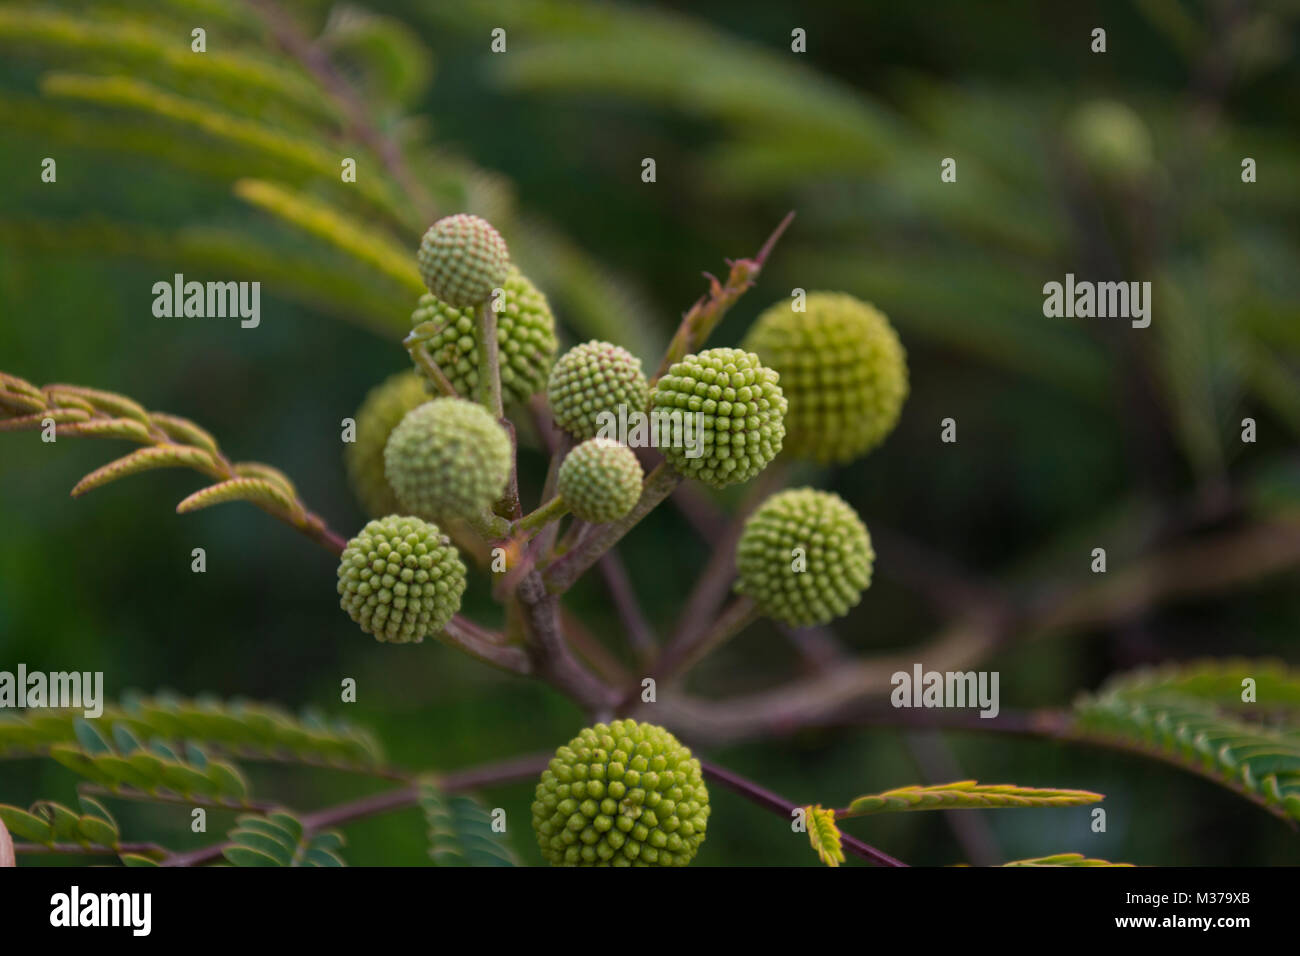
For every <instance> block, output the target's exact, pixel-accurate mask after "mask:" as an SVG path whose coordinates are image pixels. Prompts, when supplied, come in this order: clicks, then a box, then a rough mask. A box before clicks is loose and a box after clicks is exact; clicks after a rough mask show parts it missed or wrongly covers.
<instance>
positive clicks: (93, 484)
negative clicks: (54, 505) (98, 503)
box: [72, 445, 222, 498]
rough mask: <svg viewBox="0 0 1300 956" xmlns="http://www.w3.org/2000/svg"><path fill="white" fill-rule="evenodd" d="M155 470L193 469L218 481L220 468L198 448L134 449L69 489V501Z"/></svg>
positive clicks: (165, 446)
mask: <svg viewBox="0 0 1300 956" xmlns="http://www.w3.org/2000/svg"><path fill="white" fill-rule="evenodd" d="M155 468H193V469H195V470H196V471H201V472H204V473H205V474H209V475H211V476H212V477H214V478H216V477H220V476H221V474H222V472H221V468H220V466H219V465H218V464H217V463H216V462H215V461H213V459H212V456H211V455H210V454H209V453H208V452H206V451H204V450H203V449H201V448H189V447H187V446H185V445H150V446H149V447H147V448H137V449H136V450H135V451H133V452H131V454H129V455H125V456H123V457H122V458H119V459H117V460H116V461H111V462H109V463H108V464H107V465H104V466H102V467H100V468H96V469H95V470H94V471H92V472H91V473H90V474H88V475H86V477H84V478H82V479H81V480H80V481H79V482H77V484H76V485H75V486H74V487H73V489H72V497H74V498H76V497H78V496H80V495H84V494H85V493H86V492H88V491H93V490H94V489H96V488H99V487H102V486H103V485H106V484H108V483H109V482H112V481H117V479H119V478H125V477H126V476H128V475H137V474H139V473H140V472H142V471H151V470H152V469H155Z"/></svg>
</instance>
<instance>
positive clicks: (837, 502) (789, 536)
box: [736, 488, 875, 627]
mask: <svg viewBox="0 0 1300 956" xmlns="http://www.w3.org/2000/svg"><path fill="white" fill-rule="evenodd" d="M874 560H875V552H874V551H872V549H871V537H870V535H868V533H867V526H866V525H864V524H863V523H862V519H861V518H859V517H858V513H857V512H856V511H854V510H853V508H852V506H850V505H849V504H848V502H846V501H845V500H844V499H843V498H841V497H840V496H839V495H836V494H833V493H831V492H829V491H818V490H816V489H814V488H796V489H791V490H789V491H782V492H779V493H777V494H775V495H773V496H772V497H771V498H768V499H767V500H766V501H764V502H763V504H762V505H760V506H759V508H758V510H757V511H755V512H754V513H753V514H752V515H750V517H749V519H748V520H747V521H746V522H745V527H744V529H743V530H742V532H741V535H740V541H739V542H738V543H737V545H736V569H737V571H738V574H739V580H738V581H737V583H736V590H737V591H739V592H740V593H742V594H747V595H749V596H750V597H752V598H753V599H754V602H755V603H756V604H757V605H758V607H759V609H760V610H761V611H762V612H763V613H764V614H766V615H767V616H768V617H770V618H772V619H774V620H777V621H781V622H783V623H785V624H790V625H792V626H794V627H810V626H812V625H814V624H825V623H827V622H829V621H833V620H834V619H835V618H837V617H842V616H843V615H845V614H847V613H848V612H849V609H850V608H852V607H854V606H855V605H856V604H857V603H858V601H859V600H860V599H861V598H862V592H863V591H864V590H866V588H867V586H868V585H869V584H870V583H871V565H872V562H873V561H874Z"/></svg>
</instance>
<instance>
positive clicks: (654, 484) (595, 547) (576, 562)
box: [545, 462, 682, 594]
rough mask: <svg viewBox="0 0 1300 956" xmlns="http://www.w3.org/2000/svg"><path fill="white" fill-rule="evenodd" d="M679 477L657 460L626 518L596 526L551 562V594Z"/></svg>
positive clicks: (548, 580) (577, 574) (616, 539)
mask: <svg viewBox="0 0 1300 956" xmlns="http://www.w3.org/2000/svg"><path fill="white" fill-rule="evenodd" d="M681 480H682V479H681V476H680V475H678V474H677V472H675V471H673V470H672V468H670V467H669V466H668V463H667V462H662V463H660V464H659V466H658V467H657V468H655V469H654V470H653V471H652V472H650V474H648V475H646V479H645V484H644V485H642V487H641V497H640V499H639V500H638V501H637V503H636V505H635V506H634V507H633V508H632V510H631V511H630V512H628V514H627V515H626V517H623V518H620V519H619V520H618V521H611V522H610V523H609V524H602V525H595V526H594V527H593V528H592V529H591V534H589V535H585V536H584V537H583V538H582V539H581V540H579V541H578V543H577V544H576V545H575V546H574V548H573V549H572V550H571V551H569V552H568V553H567V554H565V555H564V556H562V557H560V558H559V559H557V560H556V561H554V562H552V563H551V565H550V567H548V568H547V569H546V572H545V580H546V587H547V589H548V590H549V591H551V593H553V594H562V593H564V592H565V591H567V590H568V589H569V588H570V587H571V586H572V585H573V582H574V581H576V580H578V578H580V577H581V576H582V574H583V572H585V571H586V570H587V569H588V568H590V567H591V566H592V565H593V564H595V563H596V562H597V561H598V560H600V556H601V555H602V554H604V553H605V552H606V551H608V550H609V549H610V548H612V547H613V546H614V545H616V544H617V543H618V542H619V540H620V539H622V537H623V535H625V534H627V533H628V532H629V531H631V530H632V528H633V527H635V526H636V524H637V522H639V521H640V520H641V519H642V518H644V517H645V516H646V515H648V514H649V513H650V512H651V511H653V510H654V509H655V508H656V507H657V506H658V505H659V503H660V502H661V501H663V500H664V499H665V498H667V497H668V496H669V495H670V494H671V493H672V490H673V489H674V488H676V487H677V484H678V482H680V481H681Z"/></svg>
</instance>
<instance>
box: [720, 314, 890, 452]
mask: <svg viewBox="0 0 1300 956" xmlns="http://www.w3.org/2000/svg"><path fill="white" fill-rule="evenodd" d="M745 347H746V348H749V349H752V350H753V351H754V352H756V353H757V354H758V356H759V357H760V358H761V359H762V360H763V363H764V364H766V365H768V366H770V367H772V368H774V369H776V371H777V372H779V373H780V375H781V389H782V391H784V392H785V397H786V400H787V401H788V402H789V403H790V410H789V413H788V414H787V415H786V419H785V427H786V436H785V450H786V452H787V453H789V454H790V455H792V456H794V457H796V458H804V459H809V460H812V461H816V462H820V463H822V464H830V463H836V464H842V463H844V462H847V461H851V460H852V459H854V458H857V457H858V456H860V455H863V454H865V453H866V452H868V451H870V450H871V449H872V448H874V447H875V446H876V445H878V444H880V442H882V441H883V440H884V439H885V436H886V435H888V434H889V433H890V432H891V431H892V430H893V428H894V426H895V425H896V424H897V423H898V415H899V411H900V410H901V409H902V407H903V400H904V399H905V398H906V397H907V389H908V385H907V356H906V354H905V352H904V351H903V346H902V343H900V342H899V340H898V336H897V335H896V334H895V332H894V329H893V327H892V326H891V325H890V324H889V320H888V319H886V318H885V316H884V315H883V314H882V313H881V312H880V311H879V310H877V309H876V308H875V307H874V306H872V305H869V304H867V303H866V302H862V301H860V300H858V299H855V298H854V297H853V296H851V295H844V294H842V293H838V292H813V293H810V294H809V295H808V296H807V299H806V301H805V311H803V312H795V311H794V310H793V309H792V308H791V303H788V302H778V303H777V304H776V305H774V306H772V307H771V308H769V309H768V310H767V311H766V312H764V313H763V314H762V315H760V316H759V318H758V321H757V322H756V323H755V324H754V327H753V328H752V329H751V330H750V332H749V335H748V336H747V337H746V339H745Z"/></svg>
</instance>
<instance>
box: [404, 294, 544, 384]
mask: <svg viewBox="0 0 1300 956" xmlns="http://www.w3.org/2000/svg"><path fill="white" fill-rule="evenodd" d="M501 289H502V293H503V294H502V297H501V302H500V304H501V310H500V311H498V312H496V317H497V352H498V354H499V355H500V363H501V395H502V398H503V399H504V400H505V402H506V403H507V404H517V403H521V402H524V401H527V399H528V397H529V396H530V395H532V394H534V393H536V392H539V391H541V389H542V388H544V387H545V385H546V376H547V373H548V372H550V370H551V363H552V362H554V361H555V352H556V350H557V349H558V348H559V342H558V341H557V340H556V338H555V316H554V315H552V314H551V307H550V305H549V304H548V303H547V301H546V296H544V295H542V293H541V292H540V291H538V289H537V287H536V286H535V285H533V284H532V283H531V282H529V281H528V279H527V278H525V276H524V275H523V274H522V273H521V272H519V270H518V269H513V268H512V269H511V270H510V273H509V275H507V276H506V279H505V283H504V284H503V285H502V286H501ZM495 304H496V302H495V300H494V301H493V302H490V303H489V305H488V307H489V308H492V307H493V306H494V305H495ZM474 320H475V310H474V309H473V308H467V309H460V308H456V307H454V306H451V305H449V304H448V303H446V302H442V301H440V300H438V299H436V298H434V297H433V296H432V295H427V294H426V295H422V296H420V302H419V305H417V306H416V309H415V312H414V313H412V315H411V322H412V324H413V325H414V326H415V337H416V339H422V340H424V341H425V342H426V343H427V344H428V347H429V354H430V355H431V356H432V357H433V360H434V362H436V363H437V365H438V368H439V369H441V370H442V374H443V375H445V376H447V379H448V380H449V381H450V382H451V384H452V385H454V386H455V388H456V391H457V392H458V393H460V394H461V395H462V396H465V397H469V396H472V395H473V394H474V389H475V388H476V387H477V386H478V344H477V342H478V339H477V336H476V333H475V321H474Z"/></svg>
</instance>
